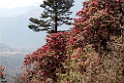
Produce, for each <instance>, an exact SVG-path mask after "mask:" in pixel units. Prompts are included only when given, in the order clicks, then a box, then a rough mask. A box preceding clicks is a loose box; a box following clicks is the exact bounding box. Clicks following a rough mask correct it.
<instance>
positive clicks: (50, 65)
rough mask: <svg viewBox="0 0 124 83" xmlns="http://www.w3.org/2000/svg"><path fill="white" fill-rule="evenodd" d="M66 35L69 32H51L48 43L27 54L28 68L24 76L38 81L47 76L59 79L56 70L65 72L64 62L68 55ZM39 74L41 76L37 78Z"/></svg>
mask: <svg viewBox="0 0 124 83" xmlns="http://www.w3.org/2000/svg"><path fill="white" fill-rule="evenodd" d="M66 36H67V32H58V33H51V34H49V35H47V38H46V45H44V46H42V47H41V48H39V49H38V50H37V51H35V52H33V53H32V54H29V55H26V57H25V60H24V65H25V67H26V68H27V70H26V72H25V73H24V76H25V78H26V79H29V80H28V81H31V82H35V83H37V82H39V81H44V80H46V79H47V78H50V79H52V80H53V81H57V75H56V72H58V71H61V72H62V73H64V72H65V69H64V66H63V64H62V63H63V62H64V61H65V59H66V57H67V56H66V43H67V39H66ZM37 76H39V77H38V78H37ZM34 79H35V80H34ZM36 79H37V80H36Z"/></svg>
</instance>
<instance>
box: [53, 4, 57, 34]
mask: <svg viewBox="0 0 124 83" xmlns="http://www.w3.org/2000/svg"><path fill="white" fill-rule="evenodd" d="M57 18H58V16H57V2H56V6H55V29H54V30H55V31H54V32H55V33H57Z"/></svg>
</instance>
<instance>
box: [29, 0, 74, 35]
mask: <svg viewBox="0 0 124 83" xmlns="http://www.w3.org/2000/svg"><path fill="white" fill-rule="evenodd" d="M73 3H74V0H46V1H43V4H41V5H40V7H42V8H44V11H43V13H42V14H41V17H40V19H37V18H30V19H29V20H30V21H31V22H32V23H33V24H30V25H29V26H28V27H29V28H30V29H33V30H34V31H36V32H38V31H47V32H48V33H52V32H55V33H57V29H58V26H61V25H63V24H66V25H70V24H71V22H70V21H71V20H72V18H70V17H69V15H70V14H72V12H71V11H70V8H71V7H72V6H73V5H74V4H73Z"/></svg>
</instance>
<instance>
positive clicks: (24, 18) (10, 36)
mask: <svg viewBox="0 0 124 83" xmlns="http://www.w3.org/2000/svg"><path fill="white" fill-rule="evenodd" d="M31 8H32V7H29V8H27V10H26V9H25V11H28V12H26V13H25V11H22V13H23V12H24V13H25V14H24V15H21V14H20V15H19V16H14V17H11V14H10V16H9V17H8V16H5V17H2V16H1V15H0V16H1V17H0V25H1V26H0V35H1V40H0V42H2V43H4V44H6V45H9V46H11V47H12V48H20V49H26V50H32V51H33V50H36V49H37V48H39V47H40V46H42V45H43V44H44V43H45V40H44V38H45V35H46V33H45V32H39V33H36V32H34V31H32V30H30V29H29V28H28V25H29V18H30V17H39V16H40V13H41V12H42V9H38V8H36V7H34V8H32V9H31ZM17 9H18V8H17ZM22 9H23V8H22ZM22 9H21V10H22ZM29 9H31V10H30V11H29ZM18 11H19V10H18ZM10 13H11V12H10ZM38 15H39V16H38Z"/></svg>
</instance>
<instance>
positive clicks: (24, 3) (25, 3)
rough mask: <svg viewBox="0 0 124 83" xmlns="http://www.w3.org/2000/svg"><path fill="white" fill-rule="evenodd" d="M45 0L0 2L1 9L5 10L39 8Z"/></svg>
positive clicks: (5, 0)
mask: <svg viewBox="0 0 124 83" xmlns="http://www.w3.org/2000/svg"><path fill="white" fill-rule="evenodd" d="M42 1H43V0H0V7H3V8H8V9H11V8H14V7H24V6H29V5H36V6H39V3H41V2H42Z"/></svg>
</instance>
